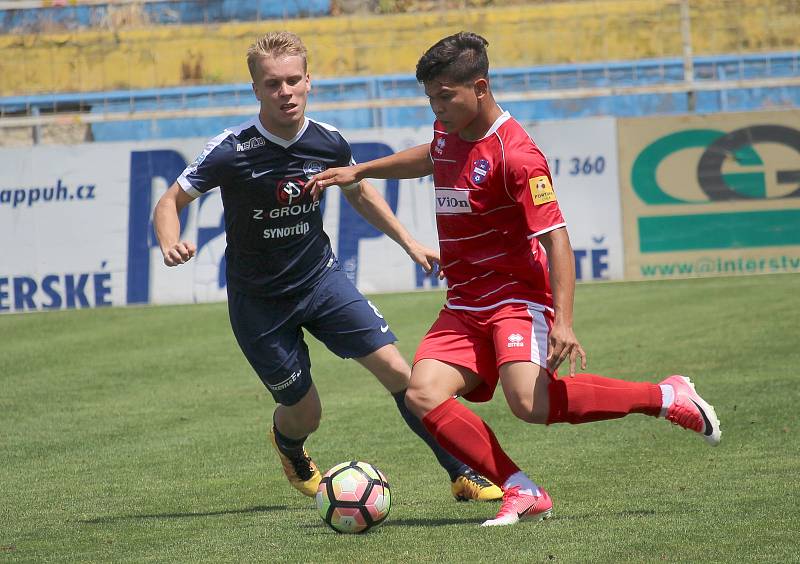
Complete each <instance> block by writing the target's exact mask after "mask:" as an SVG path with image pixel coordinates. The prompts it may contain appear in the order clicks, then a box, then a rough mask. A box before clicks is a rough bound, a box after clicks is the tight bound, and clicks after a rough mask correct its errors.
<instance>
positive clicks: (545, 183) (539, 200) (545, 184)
mask: <svg viewBox="0 0 800 564" xmlns="http://www.w3.org/2000/svg"><path fill="white" fill-rule="evenodd" d="M528 185H529V186H530V188H531V196H533V205H534V206H541V205H542V204H546V203H548V202H555V201H556V193H555V192H553V187H552V186H551V185H550V179H549V178H547V177H546V176H537V177H535V178H531V179H529V180H528Z"/></svg>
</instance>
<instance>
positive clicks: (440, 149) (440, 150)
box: [433, 137, 446, 156]
mask: <svg viewBox="0 0 800 564" xmlns="http://www.w3.org/2000/svg"><path fill="white" fill-rule="evenodd" d="M445 141H446V140H445V138H444V137H439V138H438V139H437V140H436V147H434V149H433V150H434V151H435V152H436V154H437V155H439V156H441V155H442V153H444V144H445Z"/></svg>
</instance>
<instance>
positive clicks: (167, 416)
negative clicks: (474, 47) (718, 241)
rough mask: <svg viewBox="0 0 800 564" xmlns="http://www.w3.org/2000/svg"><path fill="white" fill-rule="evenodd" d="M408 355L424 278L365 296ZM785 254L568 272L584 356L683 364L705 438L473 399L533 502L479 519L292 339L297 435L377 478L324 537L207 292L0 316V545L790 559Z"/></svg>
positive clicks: (344, 383)
mask: <svg viewBox="0 0 800 564" xmlns="http://www.w3.org/2000/svg"><path fill="white" fill-rule="evenodd" d="M373 300H374V302H375V303H376V304H377V305H378V306H379V307H380V308H381V310H382V311H383V313H384V314H385V316H386V318H387V319H388V320H389V321H390V323H391V325H392V328H393V329H394V331H395V332H396V333H397V335H398V336H399V338H400V342H399V346H400V348H401V350H402V352H403V354H404V355H406V357H407V358H410V357H411V355H412V354H413V351H414V348H415V346H416V344H417V343H418V341H419V339H420V337H421V336H422V335H423V333H424V332H425V330H426V329H427V328H428V326H429V325H430V323H431V322H432V321H433V319H434V317H435V316H436V313H437V311H438V308H439V307H440V305H441V303H442V300H443V296H442V294H441V293H439V292H427V293H413V294H395V295H379V296H374V297H373ZM798 304H800V275H775V276H756V277H741V278H724V279H704V280H686V281H667V282H647V283H609V284H585V285H580V286H579V287H578V290H577V296H576V323H575V326H576V332H577V334H578V337H579V338H580V339H581V341H582V344H583V345H584V348H585V349H586V350H587V352H588V355H589V371H591V372H596V373H599V374H603V375H607V376H616V377H621V378H625V379H649V380H657V379H661V378H662V377H664V376H667V375H669V374H672V373H682V374H686V375H689V376H691V377H692V378H693V380H694V381H695V382H696V384H697V388H698V390H699V392H700V393H701V394H703V395H704V396H705V397H706V398H707V399H708V400H709V401H710V402H711V403H713V404H714V405H715V406H716V409H717V412H718V414H719V416H720V419H721V421H722V429H723V435H722V444H721V445H720V446H719V447H718V448H716V449H714V448H711V447H709V446H707V445H706V444H705V442H704V441H703V440H702V439H701V438H700V437H699V436H697V435H694V434H693V433H690V432H688V431H683V430H681V429H678V428H676V427H673V426H671V425H670V424H669V423H667V422H665V421H656V420H654V419H651V418H647V417H644V416H641V415H634V416H630V417H627V418H625V419H622V420H617V421H610V422H604V423H596V424H590V425H580V426H568V425H561V426H553V427H543V426H532V425H526V424H524V423H522V422H521V421H518V420H516V419H514V417H513V416H512V415H511V413H510V411H509V410H508V408H507V407H506V405H505V404H504V401H503V399H502V394H501V393H499V394H498V395H496V397H495V398H494V400H493V401H491V402H489V403H488V404H484V405H480V406H478V407H477V411H478V412H479V413H480V414H481V415H482V416H483V417H484V418H485V419H486V420H487V421H488V422H489V423H490V424H491V425H492V426H493V428H494V430H495V432H496V433H497V435H498V437H499V438H500V440H501V442H502V443H503V445H504V446H505V447H506V449H507V450H508V452H509V453H510V454H511V455H512V457H513V458H515V460H516V461H517V462H518V464H519V465H520V466H521V467H522V468H523V469H525V470H526V471H528V473H529V474H530V475H531V476H532V477H533V478H534V479H536V480H537V481H539V482H540V483H541V484H542V485H544V486H545V487H547V488H548V490H549V491H550V492H551V494H552V496H553V498H554V502H555V510H554V511H555V516H554V518H553V519H552V520H550V521H546V522H544V523H541V524H535V523H523V524H520V525H518V526H515V527H502V528H491V529H481V528H480V527H479V526H478V525H479V524H480V522H481V521H482V520H483V519H485V518H487V517H490V516H492V515H493V514H494V512H495V511H496V509H497V505H496V504H477V503H470V504H462V503H456V502H455V501H454V500H453V499H452V498H451V497H450V493H449V483H448V481H447V478H446V475H445V474H444V472H443V471H441V469H440V468H439V467H438V466H437V465H436V463H435V461H434V459H433V457H432V455H431V454H430V452H429V451H428V450H427V449H426V448H425V447H424V445H423V444H422V443H421V442H420V441H419V440H417V439H416V437H414V436H413V435H412V434H411V432H410V431H408V430H407V428H406V427H405V426H404V425H403V423H402V421H401V419H400V416H399V414H398V413H397V410H396V408H395V406H394V402H393V401H392V400H391V398H390V397H389V396H388V394H387V393H386V392H384V391H383V389H382V388H381V387H380V386H379V385H378V384H377V382H376V381H375V380H374V379H373V378H372V377H371V376H370V375H369V374H368V373H367V372H366V371H364V370H363V369H362V368H361V367H360V366H358V365H357V364H356V363H355V362H353V361H343V360H339V359H337V358H335V357H334V356H333V355H331V354H330V353H328V352H327V351H326V350H324V348H323V347H322V346H321V345H320V344H319V343H317V342H316V341H313V339H309V342H310V345H311V351H312V360H313V365H314V366H313V370H314V375H315V381H316V382H317V385H318V387H319V390H320V394H321V396H322V400H323V407H324V409H323V421H322V425H321V428H320V430H319V431H318V432H317V433H316V434H315V435H313V436H312V438H311V439H310V441H309V443H308V448H309V451H310V452H311V454H312V455H313V456H314V458H315V459H316V461H317V462H318V463H319V465H320V466H321V467H322V468H323V469H327V468H329V467H330V466H332V465H333V464H335V463H338V462H341V461H344V460H347V459H353V458H354V459H361V460H365V461H368V462H371V463H373V464H375V465H376V466H377V467H378V468H380V469H381V470H382V471H383V472H384V473H385V474H386V476H387V477H388V479H389V481H390V483H391V485H392V491H393V500H394V503H393V507H392V512H391V514H390V516H389V519H388V520H387V521H386V523H385V524H384V525H383V526H382V527H380V528H379V529H376V530H374V531H372V532H370V533H368V534H366V535H355V536H348V535H337V534H336V533H334V532H333V531H331V530H330V529H328V528H327V527H326V526H325V525H324V524H323V523H322V521H321V520H320V518H319V516H318V515H317V513H316V510H315V509H314V507H313V501H312V500H311V499H308V498H304V497H302V496H300V495H299V494H297V493H296V492H295V491H294V490H292V489H291V488H290V487H289V486H288V484H287V483H286V482H285V480H284V477H283V474H282V473H281V470H280V467H279V464H278V460H277V457H276V456H275V454H274V453H273V452H272V451H271V448H270V447H269V446H268V444H267V441H266V431H267V426H268V425H269V423H270V421H271V413H272V409H273V405H274V404H273V402H272V400H271V398H270V396H269V395H268V394H267V392H266V390H265V389H264V388H263V387H262V385H261V383H260V382H259V381H258V379H257V378H256V376H255V375H254V374H253V373H252V371H251V369H250V367H249V366H248V365H247V364H246V362H245V360H244V358H243V357H242V355H241V353H240V352H239V350H238V348H237V346H236V344H235V342H234V339H233V336H232V334H231V330H230V327H229V325H228V320H227V312H226V308H225V305H224V304H209V305H190V306H176V307H146V308H128V309H104V310H81V311H64V312H53V313H47V314H32V315H12V316H0V383H1V384H2V388H1V389H2V393H0V488H1V489H2V502H1V503H0V562H94V561H103V562H255V561H261V562H276V561H286V562H311V561H325V562H347V561H354V562H367V561H370V562H387V561H389V562H434V561H438V562H459V561H461V562H548V561H553V560H555V561H560V562H589V561H592V562H597V561H600V562H619V561H630V562H656V561H683V562H701V561H706V562H708V561H718V562H732V561H741V562H745V561H747V562H749V561H773V562H788V561H798V558H800V557H799V556H798V554H800V552H798V546H800V446H799V445H800V442H799V441H798V439H797V432H798V431H800V429H798V416H797V413H798V404H799V403H800V371H799V369H798V366H800V338H798V335H800V314H799V313H798Z"/></svg>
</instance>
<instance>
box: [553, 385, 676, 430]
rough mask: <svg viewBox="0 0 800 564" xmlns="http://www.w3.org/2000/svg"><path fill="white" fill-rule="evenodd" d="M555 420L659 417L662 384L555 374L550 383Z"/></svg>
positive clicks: (571, 421) (574, 422)
mask: <svg viewBox="0 0 800 564" xmlns="http://www.w3.org/2000/svg"><path fill="white" fill-rule="evenodd" d="M548 392H549V396H550V415H549V417H548V418H547V424H548V425H550V424H551V423H573V424H576V423H590V422H592V421H604V420H606V419H617V418H619V417H625V416H626V415H628V414H629V413H644V414H645V415H652V416H655V417H657V416H658V415H659V412H660V411H661V388H660V387H659V385H658V384H651V383H650V382H626V381H625V380H616V379H614V378H604V377H603V376H597V375H596V374H576V375H575V376H573V377H569V376H568V377H565V378H554V379H552V380H551V381H550V385H549V387H548Z"/></svg>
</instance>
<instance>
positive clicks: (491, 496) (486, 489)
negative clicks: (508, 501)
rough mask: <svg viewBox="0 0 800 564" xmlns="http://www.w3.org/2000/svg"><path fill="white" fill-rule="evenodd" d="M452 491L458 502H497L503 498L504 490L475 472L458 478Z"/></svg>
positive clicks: (470, 471) (453, 484) (452, 486)
mask: <svg viewBox="0 0 800 564" xmlns="http://www.w3.org/2000/svg"><path fill="white" fill-rule="evenodd" d="M450 491H451V492H452V494H453V497H454V498H456V501H495V500H498V499H502V498H503V490H501V489H500V488H499V487H497V486H496V485H494V484H493V483H492V482H491V481H489V480H488V479H487V478H485V477H483V476H481V475H480V474H478V473H477V472H475V471H474V470H469V471H467V472H465V473H464V474H462V475H461V476H459V477H458V478H456V479H455V481H453V483H452V484H451V486H450Z"/></svg>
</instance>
